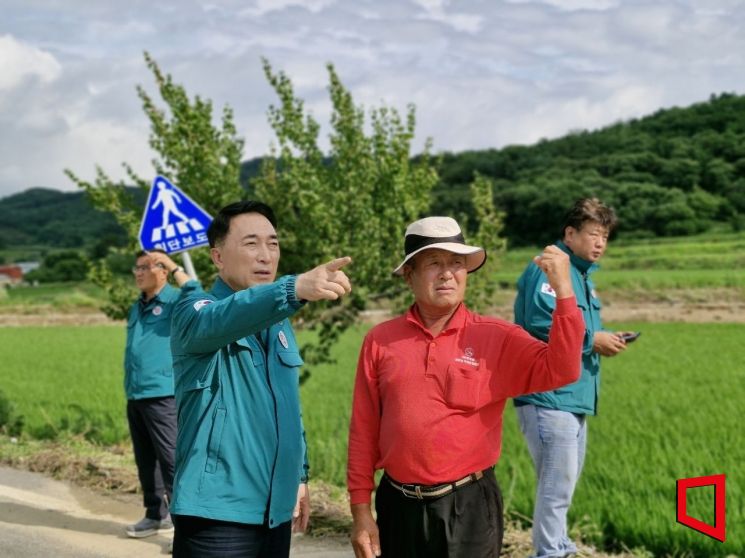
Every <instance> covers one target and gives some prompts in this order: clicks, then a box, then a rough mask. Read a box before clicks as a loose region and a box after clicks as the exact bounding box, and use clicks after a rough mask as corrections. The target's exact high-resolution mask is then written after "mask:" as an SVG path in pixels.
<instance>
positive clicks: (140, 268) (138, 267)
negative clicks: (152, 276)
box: [132, 264, 165, 273]
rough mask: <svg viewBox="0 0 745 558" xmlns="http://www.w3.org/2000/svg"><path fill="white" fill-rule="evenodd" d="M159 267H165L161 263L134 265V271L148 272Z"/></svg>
mask: <svg viewBox="0 0 745 558" xmlns="http://www.w3.org/2000/svg"><path fill="white" fill-rule="evenodd" d="M154 267H155V268H159V269H165V267H163V266H162V265H161V264H155V265H135V266H132V273H138V272H143V273H144V272H146V271H149V270H151V269H153V268H154Z"/></svg>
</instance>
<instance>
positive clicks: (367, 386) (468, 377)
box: [347, 217, 585, 558]
mask: <svg viewBox="0 0 745 558" xmlns="http://www.w3.org/2000/svg"><path fill="white" fill-rule="evenodd" d="M404 249H405V257H404V260H403V261H402V262H401V264H400V265H399V266H398V267H397V268H396V269H395V270H394V272H393V273H394V274H396V275H400V276H403V278H404V279H405V281H406V283H407V284H408V285H409V287H410V289H411V291H412V293H413V295H414V304H413V305H412V306H411V307H410V308H409V310H408V311H407V312H406V313H405V314H404V315H403V316H400V317H398V318H395V319H393V320H390V321H388V322H385V323H382V324H380V325H378V326H376V327H374V328H373V329H372V330H370V332H369V333H368V334H367V336H366V337H365V341H364V343H363V345H362V349H361V351H360V357H359V362H358V366H357V376H356V380H355V387H354V402H353V406H352V419H351V424H350V433H349V456H348V470H347V484H348V490H349V494H350V503H351V508H352V515H353V519H354V529H353V532H352V545H353V547H354V552H355V556H357V557H358V558H372V557H373V556H380V555H381V552H382V555H383V556H384V557H385V558H394V557H406V558H418V557H427V558H430V557H447V558H454V557H459V558H480V557H484V558H486V557H497V556H499V552H500V550H501V543H502V533H503V520H502V498H501V493H500V490H499V486H498V485H497V482H496V479H495V477H494V472H493V466H494V464H495V463H496V462H497V461H498V459H499V455H500V451H501V442H502V413H503V410H504V405H505V402H506V400H507V399H508V398H511V397H516V396H518V395H521V394H525V393H531V392H535V391H543V390H546V389H554V388H556V387H559V386H561V385H565V384H568V383H571V382H574V381H576V379H577V378H578V377H579V373H580V359H581V354H582V340H583V336H584V331H585V327H584V321H583V319H582V315H581V313H580V312H579V310H578V308H577V305H576V302H575V299H574V292H573V290H572V283H571V278H570V272H569V258H568V256H567V255H566V254H565V253H564V252H563V251H561V250H560V249H559V248H557V247H556V246H548V247H546V248H545V250H544V251H543V253H542V254H541V255H540V256H538V257H536V259H535V261H536V264H537V265H539V266H540V267H541V269H543V270H544V272H545V273H546V276H547V277H548V280H549V283H550V284H551V287H552V288H553V289H554V290H555V292H556V298H557V301H556V302H557V304H556V310H555V311H554V314H553V327H552V328H551V333H550V336H549V340H548V343H544V342H542V341H539V340H537V339H535V338H533V337H532V336H530V335H529V334H528V333H527V332H526V331H525V330H523V329H522V328H520V327H519V326H516V325H514V324H511V323H509V322H506V321H504V320H500V319H497V318H492V317H486V316H481V315H479V314H476V313H474V312H471V311H470V310H468V309H467V308H466V306H465V305H464V304H463V300H464V298H465V293H466V283H467V277H468V273H471V272H474V271H476V270H478V269H479V268H480V267H481V266H482V265H483V264H484V261H485V260H486V252H485V250H484V249H483V248H481V247H478V246H470V245H468V244H466V241H465V239H464V237H463V233H462V231H461V229H460V227H459V226H458V223H457V222H456V221H455V220H454V219H451V218H449V217H427V218H424V219H420V220H418V221H416V222H414V223H412V224H411V225H409V227H408V228H407V229H406V235H405V242H404ZM549 386H550V387H549ZM376 469H383V470H384V474H383V477H382V479H381V481H380V484H379V485H378V487H377V491H376V497H375V508H376V511H377V521H376V520H375V519H374V518H373V514H372V510H371V506H370V501H371V493H372V491H373V489H374V488H375V484H374V473H375V470H376Z"/></svg>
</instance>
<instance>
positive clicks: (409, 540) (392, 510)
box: [375, 469, 504, 558]
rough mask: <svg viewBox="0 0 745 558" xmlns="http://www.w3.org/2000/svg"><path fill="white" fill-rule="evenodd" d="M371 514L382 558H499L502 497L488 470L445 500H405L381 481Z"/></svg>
mask: <svg viewBox="0 0 745 558" xmlns="http://www.w3.org/2000/svg"><path fill="white" fill-rule="evenodd" d="M397 482H398V481H397ZM375 510H376V512H377V514H378V519H377V522H378V529H379V531H380V546H381V550H382V553H383V554H382V558H497V557H498V556H499V553H500V551H501V549H502V535H503V534H504V519H503V517H502V494H501V492H500V490H499V485H498V484H497V480H496V478H495V477H494V471H493V470H492V469H488V470H486V471H484V476H483V478H481V479H480V480H478V481H476V482H472V483H469V484H467V485H465V486H462V487H460V488H458V489H457V490H455V491H454V492H451V493H450V494H448V495H446V496H442V497H441V498H436V499H424V500H418V499H416V498H410V497H408V496H405V495H404V494H402V493H401V492H400V491H398V490H396V489H395V488H393V487H392V486H391V485H390V483H389V482H388V481H387V480H386V477H385V476H384V477H383V478H382V479H381V481H380V485H379V486H378V490H377V492H376V494H375Z"/></svg>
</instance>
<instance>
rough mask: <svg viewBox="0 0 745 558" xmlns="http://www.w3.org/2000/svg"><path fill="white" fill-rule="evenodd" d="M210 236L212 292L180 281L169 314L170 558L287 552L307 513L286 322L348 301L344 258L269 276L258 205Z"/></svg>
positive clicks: (225, 214)
mask: <svg viewBox="0 0 745 558" xmlns="http://www.w3.org/2000/svg"><path fill="white" fill-rule="evenodd" d="M207 236H208V239H209V243H210V249H211V250H210V253H211V256H212V261H213V262H214V264H215V266H216V267H217V269H218V278H217V280H216V281H215V285H214V287H213V288H212V291H211V292H210V293H205V292H204V291H203V290H202V289H201V287H200V286H199V284H198V283H197V282H196V281H191V282H188V283H186V284H185V285H184V286H183V287H182V293H181V296H180V298H179V300H178V301H177V302H176V305H175V308H174V311H173V326H172V336H171V350H172V353H173V364H174V379H175V384H176V402H177V406H178V429H179V432H178V439H177V443H176V478H175V481H174V497H173V503H172V505H171V515H172V516H173V522H174V525H175V527H176V533H175V537H174V546H173V552H174V556H177V557H179V556H181V557H187V556H189V557H190V556H200V557H202V556H204V557H208V556H215V557H217V556H220V557H228V556H241V557H256V558H258V557H262V558H263V557H267V558H268V557H282V556H289V551H290V536H291V532H292V530H293V528H295V530H304V529H305V527H306V525H307V522H308V514H309V511H310V506H309V502H308V490H307V484H306V483H307V477H308V464H307V457H306V446H305V434H304V431H303V425H302V417H301V411H300V400H299V390H298V370H299V367H300V366H301V365H302V364H303V361H302V359H301V358H300V353H299V351H298V346H297V343H296V341H295V335H294V333H293V330H292V327H291V325H290V323H289V319H288V318H289V317H290V316H292V315H293V314H295V312H297V311H298V310H299V309H300V308H301V307H302V306H303V304H304V303H305V302H306V301H313V300H322V299H326V300H335V299H337V298H339V297H341V296H343V295H345V294H346V293H348V292H349V291H350V289H351V287H350V283H349V280H348V278H347V276H346V275H345V274H344V272H343V271H341V268H342V267H344V266H345V265H347V264H348V263H349V262H350V261H351V259H350V258H348V257H346V258H339V259H336V260H333V261H331V262H329V263H327V264H323V265H320V266H318V267H316V268H314V269H312V270H311V271H308V272H306V273H302V274H300V275H287V276H284V277H281V278H280V279H278V280H275V278H276V274H277V266H278V264H279V256H280V250H279V239H278V236H277V232H276V219H275V217H274V213H273V212H272V210H271V208H269V206H267V205H265V204H263V203H261V202H255V201H242V202H237V203H234V204H231V205H228V206H226V207H224V208H223V209H222V210H220V212H219V213H218V215H217V216H216V217H215V219H214V221H213V222H212V224H211V225H210V227H209V229H208V231H207Z"/></svg>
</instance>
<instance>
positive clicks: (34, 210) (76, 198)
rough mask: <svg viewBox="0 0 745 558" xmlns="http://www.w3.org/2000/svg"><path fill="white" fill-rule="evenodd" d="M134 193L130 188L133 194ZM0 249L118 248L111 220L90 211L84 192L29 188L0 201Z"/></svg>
mask: <svg viewBox="0 0 745 558" xmlns="http://www.w3.org/2000/svg"><path fill="white" fill-rule="evenodd" d="M135 190H136V189H134V188H133V192H134V191H135ZM0 239H1V240H0V247H2V248H9V247H13V246H32V245H35V246H46V247H50V248H86V249H93V248H94V247H95V245H96V244H98V243H100V244H102V246H103V245H107V244H114V245H121V244H122V242H123V240H124V239H125V235H124V230H123V229H122V228H121V227H120V226H119V225H118V224H117V223H116V221H115V220H114V217H113V216H112V215H109V214H107V213H102V212H100V211H96V210H95V209H93V207H92V206H91V204H90V203H89V201H88V199H87V197H86V195H85V193H84V192H60V191H58V190H50V189H47V188H32V189H30V190H26V191H25V192H21V193H18V194H14V195H12V196H8V197H6V198H3V199H1V200H0Z"/></svg>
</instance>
